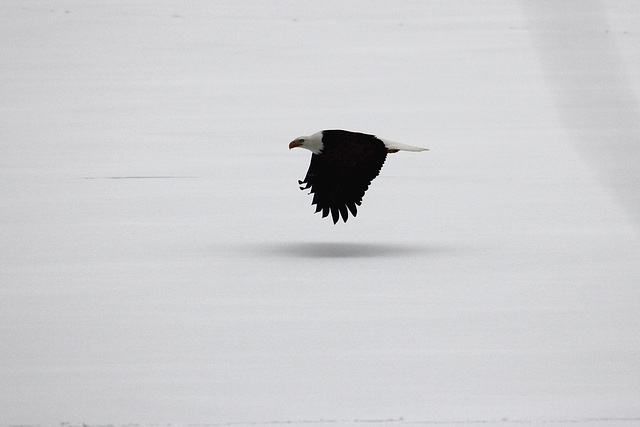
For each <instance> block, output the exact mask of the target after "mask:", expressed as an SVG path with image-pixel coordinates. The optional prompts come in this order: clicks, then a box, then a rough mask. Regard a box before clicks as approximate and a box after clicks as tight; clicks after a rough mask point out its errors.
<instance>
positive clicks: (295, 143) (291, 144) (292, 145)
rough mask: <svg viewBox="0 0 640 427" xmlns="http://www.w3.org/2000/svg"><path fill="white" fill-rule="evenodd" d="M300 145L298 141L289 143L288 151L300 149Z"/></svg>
mask: <svg viewBox="0 0 640 427" xmlns="http://www.w3.org/2000/svg"><path fill="white" fill-rule="evenodd" d="M301 145H302V144H300V142H298V140H295V141H291V142H290V143H289V150H291V149H292V148H296V147H300V146H301Z"/></svg>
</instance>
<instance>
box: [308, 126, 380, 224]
mask: <svg viewBox="0 0 640 427" xmlns="http://www.w3.org/2000/svg"><path fill="white" fill-rule="evenodd" d="M328 132H329V134H328V136H327V133H328ZM333 132H342V131H325V135H324V138H323V142H324V150H323V151H322V153H321V154H313V155H312V157H311V164H310V165H309V170H308V172H307V175H306V177H305V178H304V180H303V181H299V183H300V186H301V187H300V189H302V190H306V189H309V190H310V194H313V201H312V204H313V205H316V212H320V211H322V217H323V218H324V217H326V216H327V215H329V212H331V216H332V219H333V223H334V224H335V223H337V222H338V220H339V219H340V216H342V219H343V221H344V222H346V221H347V218H348V216H349V212H351V215H353V216H354V217H355V216H356V214H357V212H358V209H357V206H360V204H361V203H362V198H363V196H364V193H365V192H366V191H367V189H368V188H369V185H370V184H371V181H372V180H373V179H374V178H375V177H376V176H378V174H379V173H380V169H381V168H382V165H383V164H384V161H385V159H386V157H387V150H386V149H385V147H384V144H383V143H382V141H380V140H378V139H377V138H375V137H372V136H370V135H365V134H357V133H351V132H349V133H347V135H345V134H337V133H336V134H334V133H333ZM332 138H335V139H336V140H332Z"/></svg>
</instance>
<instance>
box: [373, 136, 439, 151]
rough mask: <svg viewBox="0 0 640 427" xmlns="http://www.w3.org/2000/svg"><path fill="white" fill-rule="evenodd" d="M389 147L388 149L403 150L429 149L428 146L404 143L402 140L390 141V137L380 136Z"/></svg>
mask: <svg viewBox="0 0 640 427" xmlns="http://www.w3.org/2000/svg"><path fill="white" fill-rule="evenodd" d="M378 139H379V140H380V141H382V142H383V143H384V146H385V147H387V150H402V151H429V149H428V148H422V147H416V146H415V145H408V144H402V143H400V142H395V141H389V140H388V139H382V138H378Z"/></svg>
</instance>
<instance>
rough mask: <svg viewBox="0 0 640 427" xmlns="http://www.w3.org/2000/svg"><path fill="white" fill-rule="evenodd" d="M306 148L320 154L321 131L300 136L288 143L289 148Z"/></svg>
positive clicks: (321, 146)
mask: <svg viewBox="0 0 640 427" xmlns="http://www.w3.org/2000/svg"><path fill="white" fill-rule="evenodd" d="M296 147H300V148H306V149H307V150H309V151H311V152H312V153H313V154H320V153H321V152H322V149H323V148H324V145H323V144H322V131H320V132H316V133H314V134H313V135H310V136H300V137H298V138H296V139H294V140H293V141H291V143H290V144H289V150H291V149H292V148H296Z"/></svg>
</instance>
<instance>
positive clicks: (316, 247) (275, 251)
mask: <svg viewBox="0 0 640 427" xmlns="http://www.w3.org/2000/svg"><path fill="white" fill-rule="evenodd" d="M253 250H254V251H255V252H256V253H259V254H261V255H272V256H283V257H300V258H374V257H395V256H405V255H417V254H425V253H436V252H441V251H443V250H445V248H441V247H427V246H419V245H415V244H392V243H348V242H290V243H272V244H269V243H265V244H262V245H256V246H255V247H254V248H253Z"/></svg>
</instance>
